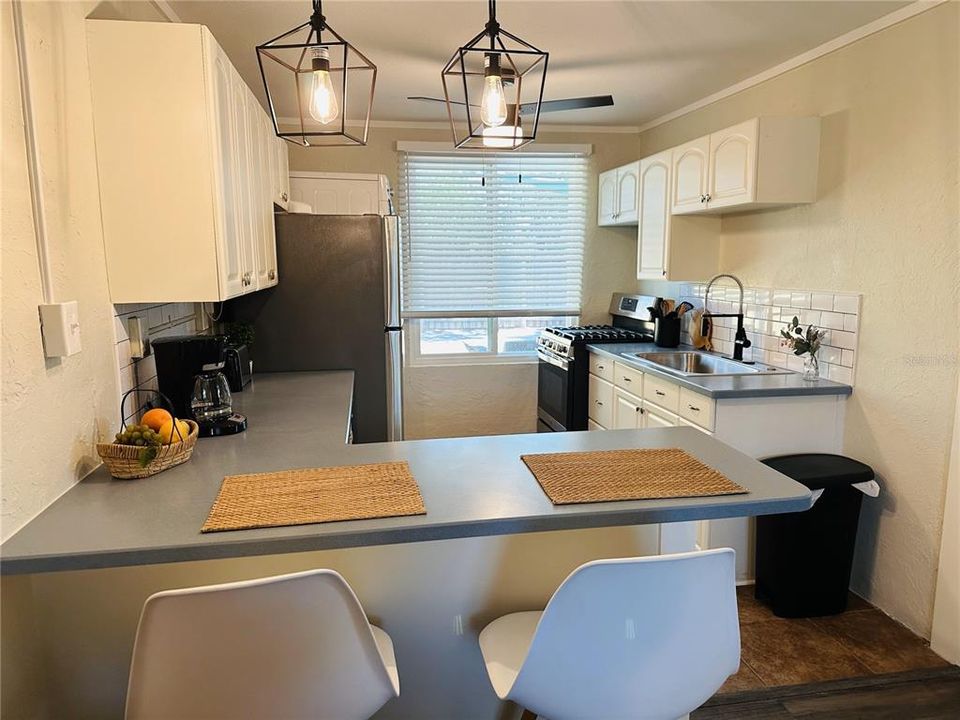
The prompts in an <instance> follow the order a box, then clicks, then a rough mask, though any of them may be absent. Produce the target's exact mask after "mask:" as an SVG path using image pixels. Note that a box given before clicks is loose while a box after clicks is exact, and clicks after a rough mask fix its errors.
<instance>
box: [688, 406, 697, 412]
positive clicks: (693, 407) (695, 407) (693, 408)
mask: <svg viewBox="0 0 960 720" xmlns="http://www.w3.org/2000/svg"><path fill="white" fill-rule="evenodd" d="M687 407H688V408H690V409H691V410H693V411H694V412H700V408H698V407H697V406H695V405H687Z"/></svg>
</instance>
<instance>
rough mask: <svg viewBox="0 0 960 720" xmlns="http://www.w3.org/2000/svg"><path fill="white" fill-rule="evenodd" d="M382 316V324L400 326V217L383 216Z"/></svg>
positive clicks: (393, 326) (389, 326)
mask: <svg viewBox="0 0 960 720" xmlns="http://www.w3.org/2000/svg"><path fill="white" fill-rule="evenodd" d="M383 243H384V248H383V304H384V308H383V318H384V326H385V327H388V328H395V327H400V218H399V217H397V216H396V215H387V216H386V217H384V218H383Z"/></svg>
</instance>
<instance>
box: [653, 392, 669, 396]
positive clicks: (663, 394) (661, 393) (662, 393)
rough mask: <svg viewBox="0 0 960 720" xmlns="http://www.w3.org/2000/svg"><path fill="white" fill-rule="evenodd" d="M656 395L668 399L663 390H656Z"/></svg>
mask: <svg viewBox="0 0 960 720" xmlns="http://www.w3.org/2000/svg"><path fill="white" fill-rule="evenodd" d="M653 392H654V394H656V395H659V396H660V397H666V396H667V394H666V393H665V392H664V391H663V390H654V391H653Z"/></svg>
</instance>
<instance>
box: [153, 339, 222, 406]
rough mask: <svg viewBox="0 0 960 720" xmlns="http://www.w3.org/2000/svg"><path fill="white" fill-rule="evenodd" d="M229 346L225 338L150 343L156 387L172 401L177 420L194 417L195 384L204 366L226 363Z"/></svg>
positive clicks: (165, 340)
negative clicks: (225, 351)
mask: <svg viewBox="0 0 960 720" xmlns="http://www.w3.org/2000/svg"><path fill="white" fill-rule="evenodd" d="M226 342H227V339H226V338H225V337H224V336H223V335H174V336H171V337H163V338H157V339H156V340H153V341H152V342H151V343H150V346H151V347H152V348H153V355H154V358H155V360H156V362H157V387H158V388H159V390H160V392H162V393H163V394H164V395H166V396H167V397H168V398H170V402H172V403H173V412H174V414H175V415H176V416H177V417H180V418H192V417H193V413H192V412H191V411H190V397H191V396H192V395H193V385H194V381H195V380H196V377H197V375H199V374H200V373H202V372H203V366H204V365H215V364H219V363H222V362H223V359H224V348H225V347H226Z"/></svg>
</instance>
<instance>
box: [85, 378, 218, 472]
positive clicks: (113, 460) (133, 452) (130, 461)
mask: <svg viewBox="0 0 960 720" xmlns="http://www.w3.org/2000/svg"><path fill="white" fill-rule="evenodd" d="M132 392H136V391H134V390H130V391H128V392H127V393H125V394H124V396H123V399H122V400H121V401H120V416H121V422H120V426H121V430H122V429H123V426H124V424H125V423H126V420H127V419H128V416H126V415H125V414H124V411H123V406H124V403H125V402H126V399H127V396H128V395H130V393H132ZM155 394H157V395H158V396H159V397H160V398H162V399H163V400H164V401H165V402H166V404H167V405H170V401H169V400H167V398H166V397H164V396H163V395H161V394H160V393H155ZM183 422H185V423H186V424H187V425H188V426H189V427H190V432H189V433H188V434H187V435H186V437H183V438H182V439H176V438H177V434H175V435H174V441H173V442H170V443H167V444H166V445H160V446H158V447H157V448H156V456H155V457H154V458H153V459H152V460H150V461H149V462H147V463H146V464H143V463H142V462H141V460H140V453H141V452H142V451H143V447H140V446H137V445H120V444H118V443H98V444H97V454H99V455H100V459H101V460H102V461H103V464H104V465H106V466H107V470H109V471H110V474H111V475H112V476H113V477H115V478H118V479H120V480H135V479H137V478H146V477H150V476H151V475H156V474H157V473H160V472H163V471H164V470H167V469H169V468H172V467H175V466H176V465H180V464H182V463H185V462H186V461H187V460H189V459H190V456H191V455H193V448H194V446H195V445H196V444H197V436H198V434H199V432H200V427H199V426H198V425H197V423H195V422H194V421H193V420H184V421H183ZM175 432H176V433H179V431H175Z"/></svg>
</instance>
